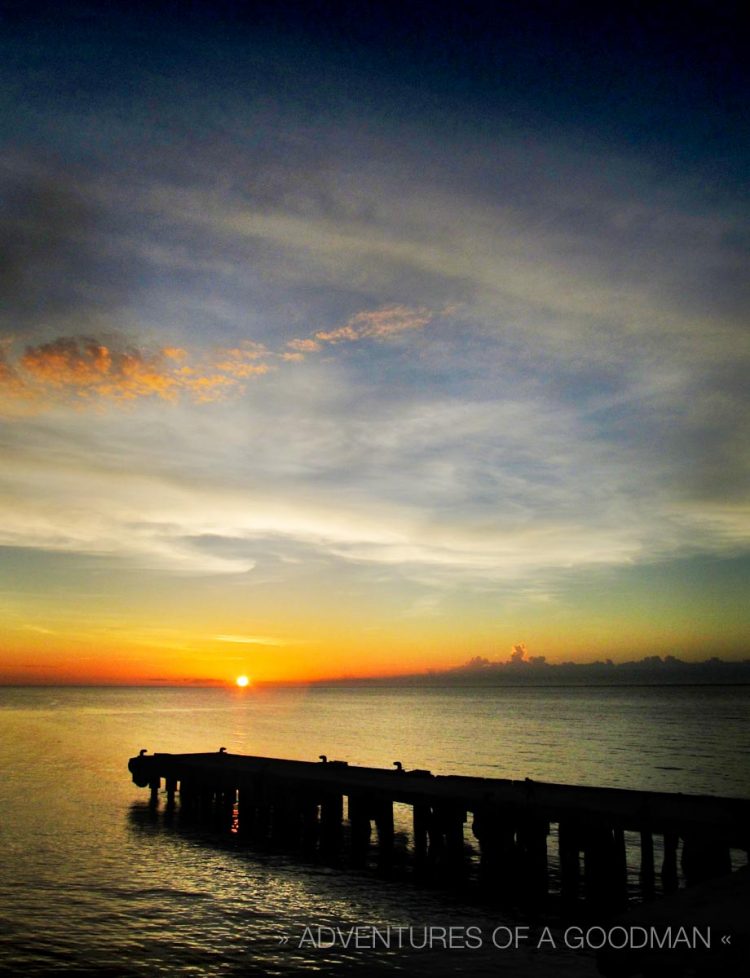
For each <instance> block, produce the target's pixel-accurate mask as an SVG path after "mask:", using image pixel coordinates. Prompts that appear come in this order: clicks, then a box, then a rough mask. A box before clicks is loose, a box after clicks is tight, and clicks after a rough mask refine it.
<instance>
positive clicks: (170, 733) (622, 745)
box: [0, 687, 750, 978]
mask: <svg viewBox="0 0 750 978" xmlns="http://www.w3.org/2000/svg"><path fill="white" fill-rule="evenodd" d="M749 707H750V688H747V687H626V688H623V687H620V688H612V687H607V688H602V687H597V688H543V689H542V688H511V689H508V688H502V689H460V690H459V689H430V690H425V691H421V690H415V689H398V688H378V689H366V688H315V689H302V688H299V689H291V688H287V689H283V690H275V691H258V690H244V691H243V690H235V689H163V688H159V689H154V688H149V689H144V688H126V689H122V688H120V689H115V688H109V689H104V688H33V689H32V688H0V771H1V773H2V780H1V781H0V974H2V975H27V976H35V975H39V976H42V975H81V976H83V975H86V976H89V975H91V976H93V975H95V974H97V975H98V974H103V975H107V976H115V975H122V976H133V978H146V976H154V975H165V976H172V975H174V976H189V975H190V976H204V975H206V976H214V975H215V976H233V978H235V976H236V978H239V976H241V975H256V974H257V975H261V974H264V975H266V974H267V975H280V976H286V975H291V974H297V973H302V972H305V973H307V972H313V973H318V974H348V973H361V974H363V975H365V974H385V973H391V972H400V973H402V974H432V975H442V974H467V975H485V974H486V975H500V976H502V975H506V976H525V975H529V976H531V975H542V976H545V975H550V976H551V975H570V976H577V975H580V976H583V978H585V976H589V975H591V976H593V975H595V974H596V973H597V972H596V968H595V964H594V958H593V954H592V953H591V952H590V951H586V950H582V951H578V950H576V949H573V948H568V947H565V946H560V945H559V943H558V946H557V947H556V948H554V949H553V948H551V947H545V948H537V947H535V946H532V944H531V943H530V942H526V943H524V941H523V940H521V941H520V942H519V947H518V948H515V947H513V946H512V945H511V946H510V947H508V948H499V947H497V946H495V943H493V941H492V939H491V935H492V933H493V931H494V929H495V928H498V927H500V928H505V927H508V928H513V927H515V926H523V924H524V921H523V920H522V919H521V918H518V917H513V916H510V915H509V914H508V913H507V912H505V913H503V912H500V911H497V910H494V909H492V908H489V907H486V906H482V905H481V904H478V903H476V902H475V901H473V900H470V899H463V898H460V897H457V896H455V895H450V894H447V893H444V892H440V891H437V890H431V889H425V888H420V887H419V886H417V885H416V883H412V882H409V880H408V879H407V880H399V879H390V880H389V879H383V878H378V877H377V876H375V875H374V874H372V873H369V874H368V873H355V872H352V871H339V870H330V869H327V868H326V867H324V866H321V865H315V864H314V863H309V862H308V863H304V862H301V861H299V860H295V859H294V858H292V857H290V856H287V855H284V854H281V853H278V852H274V851H271V850H266V851H258V850H252V849H248V848H246V847H242V848H240V847H239V846H238V845H236V844H235V842H234V841H233V840H232V839H229V838H221V837H219V836H214V835H211V834H210V833H208V834H207V833H206V830H205V829H201V830H198V829H195V830H194V831H186V830H177V829H176V828H174V827H173V826H171V825H170V824H169V823H168V821H166V820H165V818H164V815H163V812H162V811H159V812H156V813H154V812H153V811H152V810H151V809H150V808H149V806H148V803H147V802H148V798H147V795H148V792H146V791H143V790H140V789H138V788H136V787H135V785H133V784H132V782H131V779H130V775H129V773H128V771H127V760H128V758H129V757H130V756H132V755H134V754H137V753H138V751H139V749H141V748H144V747H145V748H147V749H148V750H149V751H171V752H184V751H212V750H218V748H219V747H221V746H225V747H227V749H228V750H229V751H231V752H235V753H252V754H263V755H270V756H276V757H289V758H299V759H303V760H316V759H317V758H318V755H320V754H326V755H328V757H329V758H331V759H341V760H347V761H349V762H350V763H353V764H368V765H376V766H383V767H389V766H390V765H391V764H392V762H393V761H396V760H398V761H401V762H402V763H403V764H404V766H405V767H408V768H413V767H420V768H429V769H430V770H432V771H433V772H435V773H440V774H468V775H486V776H492V777H506V778H507V777H510V778H524V777H531V778H534V779H538V780H546V781H558V782H566V783H577V784H591V785H607V786H613V787H628V788H639V789H654V790H663V791H682V792H688V793H708V794H721V795H732V796H738V797H750V709H749ZM389 925H390V926H391V927H392V928H396V927H405V928H411V931H409V932H408V933H409V935H410V936H409V937H408V939H407V944H411V943H417V944H419V943H420V941H419V935H420V934H422V935H425V934H427V935H429V936H431V937H432V938H433V944H434V945H435V946H432V947H426V948H420V947H411V946H407V947H402V948H398V947H397V946H393V945H394V941H393V940H392V941H391V944H392V946H391V947H390V948H384V947H382V946H379V947H377V948H371V947H367V946H362V945H363V944H364V945H366V943H367V934H368V933H370V932H368V931H367V928H368V927H377V928H380V929H381V930H382V929H384V928H386V927H387V926H389ZM319 926H320V927H328V928H337V927H338V928H339V929H340V933H339V934H338V935H337V937H336V941H335V946H333V947H330V948H326V947H319V946H314V945H313V944H312V942H311V941H310V940H309V939H308V940H307V942H303V943H302V946H300V939H301V938H304V937H305V934H306V931H305V928H307V927H310V928H312V930H311V931H310V932H307V933H308V936H309V935H312V936H313V937H315V936H316V934H317V932H316V931H315V928H316V927H319ZM555 926H557V925H556V924H554V922H553V923H552V927H553V931H554V927H555ZM440 927H446V928H447V927H454V928H456V929H457V930H456V931H454V934H456V935H457V937H456V940H455V941H454V944H458V945H460V944H461V943H462V940H463V942H464V943H468V944H470V945H471V946H465V947H460V946H454V947H453V948H446V947H443V946H441V934H442V932H441V931H439V930H437V928H440ZM350 928H360V931H359V932H358V933H359V934H360V935H364V937H363V938H361V939H360V946H359V947H355V946H353V944H352V941H350V942H349V945H348V946H343V944H344V941H345V937H346V934H347V933H350V930H349V929H350ZM469 928H475V930H473V931H470V930H468V929H469ZM321 933H322V934H323V936H329V935H330V933H331V932H330V931H325V932H321ZM334 933H335V931H334ZM505 933H506V932H505V931H501V932H500V939H499V943H504V935H505ZM554 933H557V931H554ZM462 934H463V935H464V937H463V939H462V937H461V935H462ZM480 934H481V947H480V946H476V945H477V944H478V942H479V940H480V938H479V936H478V935H480ZM415 935H416V940H415ZM466 935H469V937H468V938H467V936H466ZM428 944H429V941H428Z"/></svg>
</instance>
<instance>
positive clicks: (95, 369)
mask: <svg viewBox="0 0 750 978" xmlns="http://www.w3.org/2000/svg"><path fill="white" fill-rule="evenodd" d="M263 355H265V348H261V347H259V346H258V345H256V344H248V346H247V348H245V347H242V348H238V349H235V350H225V351H223V352H222V354H221V356H220V357H219V358H218V359H216V358H214V359H211V358H209V359H208V360H207V361H205V360H204V361H199V362H198V363H197V364H195V365H191V364H190V362H189V354H188V352H187V351H186V350H183V349H182V348H179V347H164V348H162V349H157V350H153V351H148V350H142V349H138V348H135V347H128V348H118V346H117V344H116V343H115V344H111V343H110V344H107V343H103V342H99V341H98V340H96V339H93V338H89V337H60V338H59V339H56V340H52V341H51V342H49V343H42V344H39V345H38V346H29V347H27V348H26V349H25V350H24V352H23V354H22V355H21V356H20V357H19V358H18V359H17V361H16V362H15V363H14V362H13V361H12V360H11V359H10V358H9V356H8V354H7V353H6V352H5V351H3V350H0V394H1V395H2V406H3V407H5V408H6V409H8V408H9V407H13V406H14V405H16V406H17V405H19V404H22V403H27V404H32V405H36V406H37V407H38V406H45V405H47V404H49V403H50V402H59V401H61V400H68V401H70V400H71V399H73V401H75V402H90V401H92V400H95V399H99V400H110V401H120V402H126V401H132V400H136V399H139V398H143V397H156V398H159V399H161V400H165V401H176V400H178V399H179V398H180V397H181V396H182V395H186V396H188V397H189V398H191V399H192V400H194V401H197V402H199V403H206V402H209V401H216V400H220V399H222V398H223V397H225V396H227V395H228V394H230V393H235V392H239V391H241V390H242V389H243V385H242V383H241V381H242V380H243V379H245V378H248V377H251V376H255V375H259V374H263V373H266V372H267V371H268V370H269V369H270V368H269V367H268V365H267V364H262V363H253V362H252V361H253V360H257V359H259V358H260V357H261V356H263Z"/></svg>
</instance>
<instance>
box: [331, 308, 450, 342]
mask: <svg viewBox="0 0 750 978" xmlns="http://www.w3.org/2000/svg"><path fill="white" fill-rule="evenodd" d="M432 317H433V312H432V311H431V310H429V309H410V308H409V307H407V306H386V307H385V308H383V309H378V310H375V311H374V312H359V313H357V314H356V315H355V316H352V317H351V319H349V321H348V322H347V323H345V325H343V326H340V327H339V328H338V329H333V330H320V331H319V332H317V333H316V334H315V339H316V340H318V341H320V342H321V343H342V342H353V341H356V340H362V339H367V338H374V339H386V338H387V337H390V336H396V335H397V334H398V333H404V332H406V331H407V330H412V329H422V328H423V327H424V326H426V325H427V324H428V323H429V322H430V320H431V319H432Z"/></svg>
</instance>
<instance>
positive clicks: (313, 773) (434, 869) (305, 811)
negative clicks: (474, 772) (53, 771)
mask: <svg viewBox="0 0 750 978" xmlns="http://www.w3.org/2000/svg"><path fill="white" fill-rule="evenodd" d="M128 768H129V770H130V772H131V774H132V776H133V781H134V782H135V784H136V785H138V786H139V787H141V788H149V789H150V792H151V794H150V800H151V803H152V805H154V806H156V805H158V803H159V797H160V791H165V792H166V806H167V810H168V811H172V810H174V808H175V804H176V802H175V798H176V795H177V794H178V793H179V802H180V809H181V810H182V811H183V812H184V813H185V814H193V815H195V816H197V817H201V816H203V817H211V818H215V819H218V820H220V821H221V822H222V823H223V824H224V825H225V826H227V827H229V826H231V827H232V830H233V831H235V832H236V833H237V835H238V836H239V837H245V838H248V839H250V840H253V839H272V840H274V841H275V842H277V843H278V844H280V845H282V846H286V847H289V848H302V849H306V850H315V851H317V852H319V853H320V854H321V855H322V856H324V857H326V858H334V859H338V860H344V859H346V861H347V862H348V863H349V864H350V865H352V866H363V865H366V864H367V862H368V861H369V860H370V859H371V858H375V859H377V863H378V865H379V866H381V867H383V868H388V867H389V866H390V865H391V864H392V861H393V858H394V804H400V805H406V806H408V807H409V808H410V809H411V812H410V821H411V826H410V828H411V842H412V845H411V847H410V851H411V858H412V861H413V865H414V868H415V871H422V872H425V873H429V874H431V875H433V876H435V877H437V878H441V879H445V880H456V879H459V878H461V877H462V876H465V875H466V874H467V872H468V861H467V847H466V844H465V837H464V827H465V825H466V824H467V822H469V824H470V828H471V833H472V838H473V840H474V841H475V843H476V845H477V847H478V850H479V867H478V878H479V883H480V885H481V886H482V887H483V888H484V889H486V890H487V891H488V892H489V893H492V894H495V895H497V896H499V897H501V898H502V897H504V898H507V899H508V900H510V901H512V902H522V903H526V904H530V905H533V904H536V903H540V902H542V901H543V900H544V899H546V897H547V895H548V894H549V893H550V875H551V874H550V871H549V864H548V841H549V839H550V836H551V834H552V835H554V836H556V842H557V856H558V859H557V860H556V864H557V866H558V867H559V870H558V874H557V876H558V878H557V884H558V892H559V896H560V898H561V899H562V901H563V903H573V904H575V903H577V901H578V900H579V899H584V900H585V901H586V902H587V903H589V904H590V905H592V906H594V907H596V908H597V909H598V910H600V911H603V912H611V911H615V910H617V909H620V908H622V907H623V906H624V905H625V904H626V902H627V863H628V855H630V857H631V862H632V858H633V855H634V853H633V852H632V851H628V850H629V849H630V847H632V845H633V844H634V841H633V840H635V845H636V846H637V850H638V851H637V853H636V856H637V859H638V863H639V889H640V893H641V896H642V898H643V899H645V900H648V899H649V897H650V896H651V895H653V893H654V891H655V889H657V888H658V889H659V891H660V892H662V893H669V892H673V891H674V890H676V889H677V887H678V878H679V872H680V870H681V873H682V877H683V879H684V881H685V883H686V884H687V885H692V884H694V883H700V882H703V881H705V880H707V879H711V878H714V877H717V876H721V875H723V874H725V873H728V872H729V871H730V870H731V868H732V862H731V854H730V850H742V851H744V852H745V854H746V856H747V854H748V850H750V800H745V799H740V798H719V797H714V796H706V795H684V794H674V793H665V792H645V791H631V790H624V789H617V788H592V787H584V786H577V785H562V784H550V783H545V782H540V781H531V780H528V779H527V780H525V781H510V780H503V779H500V778H475V777H464V776H456V775H433V774H432V773H431V772H429V771H423V770H413V771H407V770H404V769H403V768H402V767H401V765H400V764H397V765H395V766H394V768H393V769H390V770H388V769H382V768H372V767H359V766H354V765H350V764H347V763H346V762H344V761H328V760H327V758H324V757H321V759H320V762H318V763H314V762H309V761H294V760H282V759H279V758H270V757H252V756H245V755H238V754H229V753H227V752H226V751H225V750H224V749H223V748H222V749H221V750H220V751H218V752H216V753H207V754H148V753H147V752H146V751H141V753H140V754H139V755H138V756H137V757H133V758H131V759H130V761H129V764H128ZM345 799H346V806H345V805H344V800H345ZM345 809H346V819H345ZM470 815H471V819H469V816H470ZM373 826H374V827H375V833H374V834H373ZM552 826H555V827H556V831H554V832H553V833H551V829H552ZM373 835H374V837H373ZM655 838H656V840H657V845H656V846H655V844H654V840H655ZM655 852H656V853H659V854H660V864H659V865H657V864H656V859H655ZM678 853H679V857H680V858H679V867H678Z"/></svg>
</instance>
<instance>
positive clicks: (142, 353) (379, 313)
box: [0, 306, 433, 413]
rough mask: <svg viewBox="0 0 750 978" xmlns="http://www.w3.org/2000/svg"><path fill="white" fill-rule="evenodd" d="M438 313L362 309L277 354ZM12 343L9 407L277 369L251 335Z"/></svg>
mask: <svg viewBox="0 0 750 978" xmlns="http://www.w3.org/2000/svg"><path fill="white" fill-rule="evenodd" d="M432 317H433V313H432V312H431V311H429V310H427V309H410V308H408V307H406V306H388V307H384V308H381V309H377V310H372V311H364V312H359V313H357V314H356V315H354V316H352V317H351V319H350V320H349V322H347V323H346V324H345V325H344V326H342V327H339V328H338V329H335V330H332V331H330V332H329V333H324V332H318V333H317V334H316V338H315V339H311V338H307V339H304V338H303V339H293V340H290V341H289V342H288V343H287V344H286V350H282V351H281V352H280V353H279V354H277V355H276V356H278V358H280V359H281V360H287V361H288V360H292V361H294V360H302V359H304V357H305V356H306V355H307V354H309V353H317V352H319V351H320V350H322V349H323V347H324V345H325V344H327V343H330V344H336V343H339V342H341V341H342V340H344V339H347V340H381V339H384V338H388V337H391V336H394V335H396V334H398V333H402V332H405V331H407V330H413V329H421V328H423V327H424V326H426V325H427V324H428V323H429V322H430V321H431V319H432ZM11 349H12V341H11V340H5V341H4V342H3V344H2V345H0V410H1V409H2V408H3V406H5V410H6V413H7V412H8V411H9V408H10V407H12V405H13V404H14V403H15V404H16V405H17V404H18V403H20V404H22V405H23V404H26V405H27V406H30V407H33V408H36V409H40V408H43V407H46V406H50V405H51V404H54V403H56V402H57V403H59V402H60V401H61V400H65V399H72V400H73V401H75V402H77V403H78V404H79V405H80V404H84V403H86V402H92V401H101V400H108V401H119V402H127V401H134V400H137V399H140V398H157V399H160V400H163V401H172V402H174V401H177V400H178V399H179V398H180V397H183V396H187V397H188V398H189V399H192V400H194V401H197V402H199V403H209V402H213V401H217V400H221V399H223V398H225V397H227V396H229V395H237V394H241V393H242V392H243V391H244V390H245V384H244V383H243V382H244V381H247V380H249V379H251V378H255V377H262V376H264V375H265V374H268V373H269V372H271V371H272V370H275V369H277V368H276V367H275V366H274V365H273V364H271V363H269V362H268V360H269V358H271V357H273V356H274V353H273V351H272V350H269V348H268V347H267V346H266V345H265V344H263V343H257V342H254V341H251V340H245V341H243V342H242V343H241V344H240V345H239V346H235V347H227V348H220V349H218V350H216V351H215V352H213V353H211V354H207V353H202V354H201V353H200V352H199V353H197V354H193V355H191V354H190V353H189V352H188V351H187V350H186V349H184V348H182V347H175V346H165V347H161V348H156V349H151V350H149V349H145V348H139V347H137V346H135V345H133V344H129V343H127V342H126V341H125V339H124V338H123V337H122V336H117V335H111V336H110V337H109V338H106V339H105V338H102V339H97V338H95V337H91V336H82V337H58V338H57V339H54V340H50V341H48V342H45V343H40V344H37V345H28V346H26V348H25V349H24V351H23V353H22V354H21V355H20V356H18V357H16V358H15V360H14V359H12V357H11ZM290 351H291V352H290Z"/></svg>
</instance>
